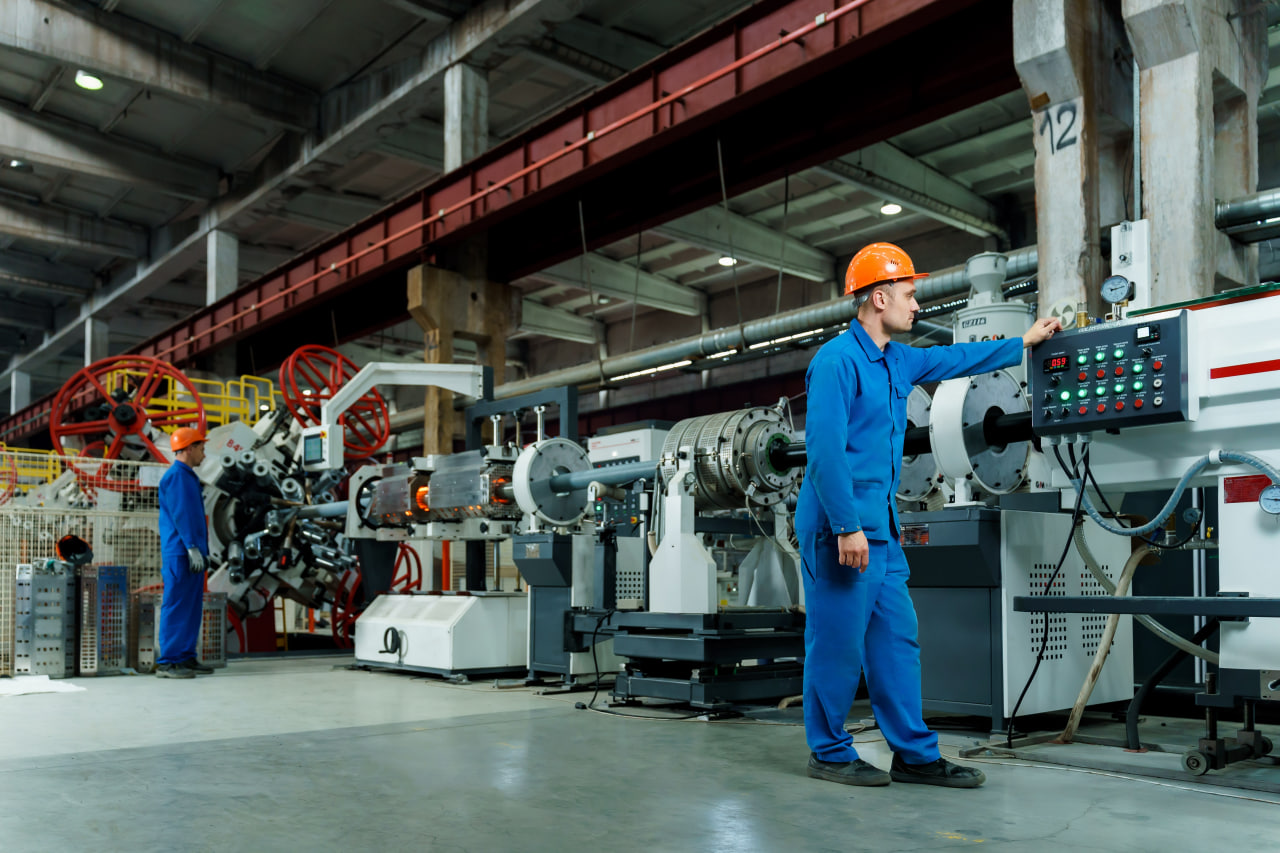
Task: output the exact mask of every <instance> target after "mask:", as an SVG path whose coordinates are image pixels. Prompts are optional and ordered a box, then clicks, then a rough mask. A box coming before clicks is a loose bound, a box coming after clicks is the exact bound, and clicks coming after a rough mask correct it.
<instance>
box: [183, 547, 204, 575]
mask: <svg viewBox="0 0 1280 853" xmlns="http://www.w3.org/2000/svg"><path fill="white" fill-rule="evenodd" d="M187 561H188V563H190V568H191V573H192V574H197V575H198V574H200V573H201V572H203V571H204V554H201V553H200V549H199V548H188V549H187Z"/></svg>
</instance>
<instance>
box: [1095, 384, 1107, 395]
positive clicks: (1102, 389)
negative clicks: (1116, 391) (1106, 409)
mask: <svg viewBox="0 0 1280 853" xmlns="http://www.w3.org/2000/svg"><path fill="white" fill-rule="evenodd" d="M1093 393H1095V394H1097V395H1098V396H1099V397H1101V396H1102V395H1103V394H1105V393H1107V386H1106V385H1099V386H1098V387H1097V388H1094V389H1093Z"/></svg>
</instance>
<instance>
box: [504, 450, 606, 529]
mask: <svg viewBox="0 0 1280 853" xmlns="http://www.w3.org/2000/svg"><path fill="white" fill-rule="evenodd" d="M590 469H591V461H590V460H589V459H588V458H587V451H585V450H583V449H582V448H581V447H579V446H578V444H577V443H576V442H572V441H570V440H569V439H567V438H548V439H545V440H543V441H539V442H537V443H536V444H532V445H530V446H529V447H528V448H526V449H525V451H524V452H523V453H521V454H520V457H519V458H518V459H517V460H516V464H515V469H514V470H513V471H512V474H511V487H512V491H513V492H514V493H515V498H516V503H517V504H519V505H520V509H521V510H523V511H524V512H527V513H529V514H530V515H533V516H536V517H537V518H539V519H541V520H543V521H545V522H546V523H548V524H551V525H554V526H556V527H570V526H572V525H574V524H577V523H578V521H580V520H581V519H582V516H583V514H584V513H585V512H586V510H587V490H586V489H585V488H582V489H574V490H573V491H569V492H556V491H554V490H552V488H551V483H550V480H551V478H552V477H554V476H556V475H557V474H574V473H577V472H579V471H588V470H590Z"/></svg>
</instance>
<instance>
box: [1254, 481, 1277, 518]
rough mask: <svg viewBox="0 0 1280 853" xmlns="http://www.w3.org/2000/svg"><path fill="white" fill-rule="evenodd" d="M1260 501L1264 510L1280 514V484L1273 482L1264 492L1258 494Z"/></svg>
mask: <svg viewBox="0 0 1280 853" xmlns="http://www.w3.org/2000/svg"><path fill="white" fill-rule="evenodd" d="M1258 503H1259V504H1260V505H1261V506H1262V511H1263V512H1269V513H1271V514H1272V515H1280V484H1277V483H1272V484H1271V485H1270V486H1267V487H1266V488H1265V489H1263V490H1262V494H1260V495H1259V496H1258Z"/></svg>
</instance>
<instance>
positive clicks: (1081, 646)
mask: <svg viewBox="0 0 1280 853" xmlns="http://www.w3.org/2000/svg"><path fill="white" fill-rule="evenodd" d="M1084 530H1085V534H1084V535H1085V543H1086V544H1087V545H1088V546H1089V549H1090V551H1091V552H1092V554H1093V556H1094V559H1095V560H1096V561H1097V563H1098V566H1099V567H1100V568H1101V569H1102V570H1103V572H1104V573H1105V574H1106V575H1107V576H1108V577H1109V578H1110V579H1111V581H1112V582H1113V583H1114V582H1115V581H1117V580H1119V578H1120V572H1121V570H1122V569H1123V568H1124V564H1125V561H1126V560H1128V559H1129V555H1130V553H1131V546H1130V544H1129V541H1128V540H1127V539H1124V538H1121V537H1119V536H1113V535H1112V534H1109V533H1107V532H1106V531H1105V530H1102V529H1101V528H1100V527H1098V526H1097V525H1096V524H1092V523H1089V524H1086V525H1085V528H1084ZM1070 531H1071V516H1070V515H1069V514H1066V513H1056V514H1055V513H1043V512H1010V511H1007V510H1006V511H1004V512H1001V513H1000V561H1001V590H1000V594H1001V599H1002V600H1003V604H1004V607H1003V611H1004V618H1003V625H1002V632H1003V637H1002V639H1003V642H1002V643H1001V649H1002V653H1003V664H1004V665H1003V668H1002V671H1003V690H1002V695H1003V696H1004V716H1006V717H1010V716H1012V715H1013V708H1014V705H1015V704H1016V703H1017V701H1018V694H1019V693H1021V692H1022V688H1023V686H1024V685H1025V684H1026V683H1027V679H1028V678H1029V677H1030V675H1031V669H1032V667H1034V666H1035V662H1036V654H1037V653H1038V652H1039V650H1040V645H1041V643H1042V642H1043V640H1044V629H1045V614H1043V613H1016V612H1014V610H1013V599H1014V597H1015V596H1022V595H1030V596H1040V595H1044V593H1045V585H1046V584H1047V583H1048V581H1049V577H1050V576H1051V575H1052V574H1053V570H1054V568H1055V567H1056V566H1057V561H1058V557H1059V555H1060V554H1061V552H1062V546H1063V543H1065V542H1066V540H1067V537H1068V535H1069V534H1070ZM1049 595H1051V596H1054V595H1107V592H1106V590H1105V589H1103V588H1102V586H1101V585H1100V584H1099V583H1098V581H1097V580H1096V579H1095V578H1094V576H1093V575H1092V574H1091V573H1090V572H1089V569H1088V567H1086V566H1085V564H1084V560H1083V559H1082V558H1081V557H1080V554H1079V553H1078V552H1077V551H1076V549H1075V548H1072V549H1071V550H1070V551H1069V552H1068V554H1067V559H1066V561H1065V562H1064V563H1063V565H1062V571H1061V572H1059V573H1058V577H1057V579H1056V580H1054V582H1053V587H1052V588H1051V589H1050V590H1049ZM1048 619H1049V622H1048V627H1049V642H1048V645H1047V646H1046V647H1045V653H1044V659H1043V660H1042V661H1041V663H1040V670H1039V672H1038V673H1037V674H1036V677H1035V680H1034V681H1032V682H1031V687H1030V689H1029V690H1028V691H1027V696H1026V698H1025V699H1024V700H1023V702H1022V706H1021V707H1020V708H1019V709H1018V713H1019V714H1020V715H1021V714H1040V713H1049V712H1053V711H1061V710H1064V709H1067V708H1070V707H1071V706H1072V705H1073V704H1075V701H1076V696H1077V694H1078V693H1079V692H1080V685H1081V683H1083V682H1084V679H1085V676H1086V675H1087V674H1088V672H1089V668H1090V666H1091V665H1092V664H1093V658H1094V653H1095V652H1096V651H1097V649H1098V642H1099V640H1100V639H1101V637H1102V632H1103V629H1104V628H1105V627H1106V623H1107V617H1106V616H1103V615H1095V614H1080V613H1050V614H1048ZM1132 698H1133V617H1132V616H1121V617H1120V622H1119V625H1118V626H1117V628H1116V633H1115V638H1114V639H1113V641H1112V648H1111V653H1110V655H1109V656H1108V658H1107V665H1106V667H1105V668H1104V669H1103V670H1102V673H1101V675H1099V677H1098V682H1097V684H1096V685H1095V686H1094V688H1093V693H1092V695H1091V696H1090V699H1089V702H1090V704H1104V703H1107V702H1122V701H1124V702H1127V701H1128V700H1130V699H1132Z"/></svg>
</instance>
